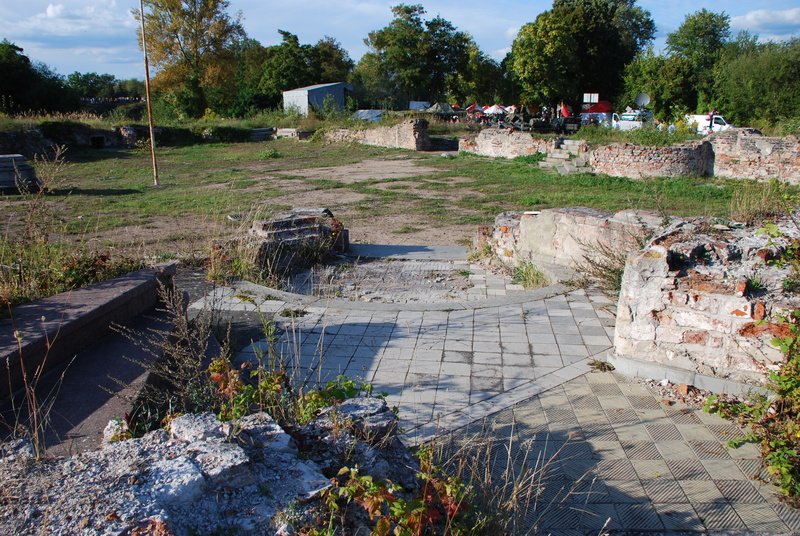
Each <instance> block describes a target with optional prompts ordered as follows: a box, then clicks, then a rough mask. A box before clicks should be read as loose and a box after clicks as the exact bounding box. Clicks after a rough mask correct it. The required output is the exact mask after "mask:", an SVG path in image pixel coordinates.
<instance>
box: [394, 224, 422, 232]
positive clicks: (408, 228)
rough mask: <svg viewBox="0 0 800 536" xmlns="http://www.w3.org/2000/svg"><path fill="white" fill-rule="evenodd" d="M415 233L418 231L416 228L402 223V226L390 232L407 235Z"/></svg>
mask: <svg viewBox="0 0 800 536" xmlns="http://www.w3.org/2000/svg"><path fill="white" fill-rule="evenodd" d="M417 231H419V228H418V227H414V226H413V225H409V224H407V223H404V224H403V225H401V226H400V227H398V228H397V229H395V230H394V231H392V232H393V233H395V234H408V233H416V232H417Z"/></svg>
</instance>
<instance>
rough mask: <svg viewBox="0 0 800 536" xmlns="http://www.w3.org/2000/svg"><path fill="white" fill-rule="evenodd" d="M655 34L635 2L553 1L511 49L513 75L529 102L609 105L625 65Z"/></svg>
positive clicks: (618, 85) (619, 83) (650, 19)
mask: <svg viewBox="0 0 800 536" xmlns="http://www.w3.org/2000/svg"><path fill="white" fill-rule="evenodd" d="M654 33H655V24H654V23H653V20H652V18H651V17H650V14H649V12H647V11H646V10H644V9H642V8H640V7H637V6H636V5H635V0H555V1H554V2H553V7H552V9H550V10H548V11H545V12H543V13H541V14H539V16H538V17H537V18H536V20H535V21H534V22H532V23H528V24H526V25H524V26H523V27H522V28H521V29H520V32H519V34H518V35H517V38H516V39H515V40H514V43H513V45H512V51H511V54H512V59H511V62H510V63H511V69H512V70H513V74H514V75H515V76H516V78H517V79H518V81H519V83H520V84H521V86H522V90H523V97H525V98H526V99H527V100H530V101H538V102H550V103H552V102H555V101H557V100H561V99H565V100H571V101H573V102H574V101H579V100H580V97H581V94H582V93H584V92H589V91H591V92H595V93H600V95H601V96H602V97H603V98H604V99H610V100H613V99H615V98H616V97H617V95H618V94H619V93H620V91H621V89H622V75H623V71H624V68H625V65H626V64H628V63H629V62H630V61H631V60H633V59H634V57H635V56H636V54H637V52H639V51H640V50H641V49H642V48H643V47H644V46H645V45H646V44H647V43H648V42H650V40H652V38H653V35H654Z"/></svg>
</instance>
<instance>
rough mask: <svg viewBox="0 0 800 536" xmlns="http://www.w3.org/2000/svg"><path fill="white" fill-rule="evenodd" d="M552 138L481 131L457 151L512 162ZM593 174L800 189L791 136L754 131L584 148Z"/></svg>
mask: <svg viewBox="0 0 800 536" xmlns="http://www.w3.org/2000/svg"><path fill="white" fill-rule="evenodd" d="M555 142H556V138H552V139H536V138H533V137H532V136H531V135H530V134H527V133H524V132H517V131H508V130H502V129H484V130H482V131H481V132H480V134H478V135H477V136H475V137H471V138H464V139H461V140H459V146H458V148H459V151H464V152H469V153H474V154H479V155H482V156H492V157H502V158H515V157H517V156H524V155H529V154H535V153H537V152H539V153H548V152H551V151H552V150H553V149H554V148H555V145H554V144H555ZM579 150H580V151H581V152H586V153H587V154H586V156H585V159H586V160H587V161H588V162H589V164H590V166H591V171H592V172H594V173H604V174H606V175H610V176H612V177H628V178H632V179H637V178H641V177H685V176H697V175H711V176H717V177H726V178H739V179H767V178H777V179H778V180H780V181H782V182H786V183H788V184H800V141H798V139H797V138H796V137H794V136H787V137H785V138H771V137H766V136H761V135H760V134H758V133H757V132H756V131H753V130H752V129H730V130H726V131H724V132H720V133H717V134H713V135H711V136H709V137H707V138H705V139H703V140H699V141H694V142H687V143H682V144H677V145H672V146H668V147H654V146H644V145H634V144H631V143H615V144H612V145H604V146H599V147H589V146H582V147H581V148H580V149H579Z"/></svg>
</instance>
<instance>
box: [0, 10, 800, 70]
mask: <svg viewBox="0 0 800 536" xmlns="http://www.w3.org/2000/svg"><path fill="white" fill-rule="evenodd" d="M398 3H401V2H400V0H395V1H390V2H384V1H371V0H337V1H331V0H297V1H295V2H286V1H285V0H284V1H274V0H229V12H230V13H232V14H235V13H237V12H241V13H242V20H243V24H244V27H245V30H246V31H247V34H248V36H249V37H251V38H254V39H257V40H258V41H259V42H261V44H263V45H265V46H269V45H274V44H277V43H278V42H279V41H280V35H279V34H278V29H281V30H288V31H290V32H292V33H294V34H297V35H298V37H299V38H300V42H301V43H310V44H313V43H316V42H317V41H318V40H319V39H320V38H322V37H324V36H326V35H327V36H331V37H334V38H336V39H337V40H338V41H339V42H340V43H341V44H342V45H343V46H344V48H345V49H347V50H348V52H349V53H350V56H351V57H352V58H353V59H354V60H356V61H357V60H358V59H359V58H360V57H361V55H362V54H364V52H366V51H367V48H366V46H365V45H364V38H365V37H366V36H367V34H368V33H369V32H370V31H372V30H376V29H379V28H382V27H383V26H386V25H387V24H388V23H389V21H390V20H391V18H392V14H391V9H390V8H391V6H392V5H396V4H398ZM406 3H409V4H412V3H421V4H423V5H424V6H425V9H426V11H427V14H428V16H429V17H434V16H436V15H441V16H442V17H444V18H445V19H447V20H449V21H451V22H452V23H453V24H454V25H455V26H456V27H457V28H458V29H459V30H463V31H467V32H469V33H470V34H471V35H472V36H473V37H474V38H475V41H476V42H477V43H478V45H479V46H480V47H481V49H482V50H483V51H484V52H486V53H487V54H489V55H490V56H492V57H494V58H495V59H498V60H500V59H502V58H503V56H505V54H506V52H508V50H510V47H511V43H512V42H513V40H514V37H515V36H516V34H517V31H518V30H519V27H520V26H521V25H523V24H525V23H527V22H532V21H533V20H534V19H535V18H536V16H537V15H538V14H539V13H541V12H542V11H545V10H547V9H549V8H550V7H551V5H552V0H533V1H521V0H494V1H492V2H488V1H486V0H480V1H476V0H437V1H431V2H419V1H415V0H406ZM138 5H139V3H138V0H64V1H61V2H58V1H55V2H48V1H41V0H25V1H24V2H23V1H21V0H0V39H8V40H9V41H11V42H12V43H15V44H16V45H17V46H20V47H22V48H23V49H24V54H26V55H27V56H28V57H29V58H31V60H33V61H38V62H42V63H45V64H47V65H48V66H49V67H51V68H52V69H54V70H55V71H56V72H57V73H59V74H62V75H67V74H70V73H72V72H75V71H79V72H83V73H85V72H97V73H110V74H113V75H115V76H116V77H117V78H120V79H125V78H140V79H142V78H144V72H143V66H142V57H141V52H139V49H138V46H137V41H136V35H137V31H138V24H137V21H136V20H135V19H134V18H133V17H132V15H131V14H130V11H131V9H132V8H134V7H137V8H138ZM637 5H639V6H641V7H643V8H644V9H647V10H648V11H650V13H651V15H652V17H653V20H654V21H655V23H656V28H657V29H656V39H655V42H654V46H655V48H656V50H657V51H660V50H662V49H663V47H664V41H665V38H666V36H667V34H669V33H670V32H672V31H674V30H675V29H676V28H678V27H679V26H680V24H681V23H682V22H683V20H684V18H685V17H686V15H688V14H691V13H693V12H695V11H698V10H700V9H702V8H706V9H708V10H710V11H714V12H717V13H719V12H725V13H726V14H728V15H729V16H730V17H731V29H732V31H733V35H735V34H736V33H737V32H738V31H740V30H748V31H749V32H750V33H751V34H755V35H758V36H759V37H760V38H761V39H762V40H783V39H787V38H790V37H792V36H798V35H800V6H799V5H798V0H771V1H761V2H759V1H747V2H745V1H740V0H716V1H703V0H678V1H664V0H639V1H638V2H637Z"/></svg>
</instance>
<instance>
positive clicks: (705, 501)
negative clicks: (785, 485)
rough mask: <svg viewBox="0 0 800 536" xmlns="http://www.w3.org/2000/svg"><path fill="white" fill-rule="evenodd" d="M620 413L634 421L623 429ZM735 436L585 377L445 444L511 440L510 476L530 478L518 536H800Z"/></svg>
mask: <svg viewBox="0 0 800 536" xmlns="http://www.w3.org/2000/svg"><path fill="white" fill-rule="evenodd" d="M598 388H600V389H598ZM612 388H613V389H612ZM606 402H613V403H610V404H608V403H606ZM620 411H628V412H629V413H630V414H631V419H630V420H627V421H626V422H622V423H621V422H619V419H618V414H619V412H620ZM689 420H691V421H692V422H693V424H691V425H687V424H685V423H686V422H687V421H689ZM741 433H743V430H741V429H739V428H738V427H737V426H736V425H734V424H732V423H730V422H728V421H725V420H724V419H722V418H720V417H718V416H716V415H708V414H705V413H703V412H702V411H700V410H695V409H692V408H690V407H688V406H685V405H682V404H676V405H674V406H667V405H664V404H662V403H661V398H660V397H659V396H658V395H657V394H656V393H654V392H651V391H649V390H648V389H647V388H646V387H644V386H642V385H640V384H638V383H636V380H635V379H630V378H628V377H624V376H621V375H618V374H615V373H600V372H589V373H586V374H582V375H580V376H578V377H576V378H574V379H571V380H569V381H566V382H562V383H560V384H559V385H556V386H553V387H551V388H550V389H548V390H547V391H544V392H542V393H540V394H538V395H536V396H533V397H530V398H528V399H526V400H524V401H522V402H520V403H518V404H515V405H514V406H512V407H509V408H506V409H504V410H501V411H499V412H496V413H493V414H492V415H490V416H489V417H487V418H485V419H483V420H482V421H477V422H476V421H473V422H471V423H469V424H467V425H465V426H464V427H462V428H461V429H459V430H458V431H457V432H455V433H454V434H452V435H451V436H449V437H451V438H452V439H454V440H455V441H456V443H461V444H464V443H468V442H472V443H475V436H476V434H477V435H478V436H480V437H489V438H494V440H496V441H499V442H501V443H503V444H504V445H505V444H506V443H507V442H509V444H510V445H511V451H512V453H513V456H511V457H510V460H511V461H512V463H513V464H514V465H513V467H512V468H511V470H512V471H516V473H515V474H517V475H520V476H522V475H523V474H524V473H525V471H526V470H527V471H537V478H536V482H537V485H536V490H534V493H533V495H532V497H536V498H538V500H534V499H532V500H531V502H530V504H528V505H526V508H527V515H526V521H525V523H526V524H525V526H522V527H518V531H519V533H521V534H523V533H525V534H526V533H534V534H538V533H551V534H570V533H575V534H598V533H599V531H600V530H601V529H603V527H604V525H605V530H609V531H611V532H612V533H614V532H618V531H624V532H625V533H629V534H640V533H652V532H658V533H672V534H679V533H680V534H683V533H687V532H703V533H708V532H725V533H726V534H796V531H798V530H800V512H798V511H797V510H795V509H792V508H790V507H788V506H786V505H785V504H783V503H781V502H779V499H778V490H777V489H776V488H775V487H774V486H772V485H769V484H765V483H764V482H763V481H761V480H759V479H758V476H759V470H760V460H759V451H758V449H757V448H756V447H755V446H753V445H750V444H745V445H743V446H742V447H740V448H738V449H732V448H729V447H728V446H727V441H728V440H729V439H730V437H731V436H736V435H739V434H741ZM699 437H700V438H703V439H698V438H699ZM508 459H509V458H507V457H506V455H505V454H504V455H503V456H498V457H497V458H496V459H494V460H493V461H492V464H493V465H492V468H491V471H492V474H494V475H496V476H498V477H499V476H500V475H502V474H503V472H504V471H507V470H508V467H507V465H508V463H507V460H508ZM523 459H524V460H527V462H525V463H520V460H523ZM537 460H538V462H537ZM537 464H538V465H537ZM762 476H763V475H762ZM607 521H608V524H607V525H606V522H607Z"/></svg>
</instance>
